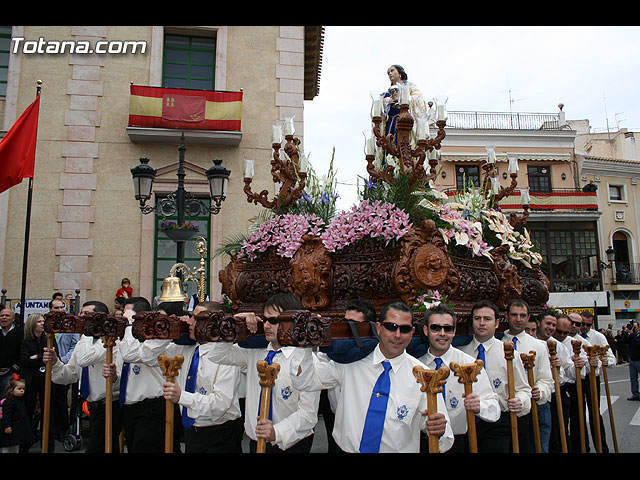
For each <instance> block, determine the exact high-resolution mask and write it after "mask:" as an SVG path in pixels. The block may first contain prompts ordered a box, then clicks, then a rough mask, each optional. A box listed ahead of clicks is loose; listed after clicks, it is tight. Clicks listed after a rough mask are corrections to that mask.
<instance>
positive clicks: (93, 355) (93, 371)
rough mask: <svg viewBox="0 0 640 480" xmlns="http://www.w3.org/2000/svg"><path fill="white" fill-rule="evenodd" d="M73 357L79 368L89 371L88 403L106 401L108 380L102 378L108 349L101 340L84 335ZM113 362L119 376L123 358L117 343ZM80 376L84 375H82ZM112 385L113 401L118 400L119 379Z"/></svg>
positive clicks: (114, 347)
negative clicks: (85, 368)
mask: <svg viewBox="0 0 640 480" xmlns="http://www.w3.org/2000/svg"><path fill="white" fill-rule="evenodd" d="M72 356H76V359H77V362H78V368H80V369H81V370H82V368H84V367H87V368H88V370H89V389H90V390H89V398H87V399H86V400H87V401H90V402H95V401H97V400H104V399H105V396H106V393H107V387H106V382H107V379H106V378H104V377H103V376H102V366H103V365H104V364H105V363H106V361H107V349H106V347H105V346H104V343H103V342H102V339H100V338H93V337H89V336H87V335H82V337H81V338H80V340H79V341H78V343H77V344H76V348H75V349H74V350H73V353H72ZM113 362H114V363H115V364H116V371H117V372H118V374H119V373H120V371H121V370H122V357H121V356H120V352H119V349H118V342H117V341H116V343H115V345H114V346H113ZM80 375H82V374H81V373H80ZM118 378H119V376H118ZM110 380H111V381H112V382H113V383H112V393H113V397H112V398H113V400H116V399H118V396H119V393H120V382H119V381H118V379H116V381H113V379H110Z"/></svg>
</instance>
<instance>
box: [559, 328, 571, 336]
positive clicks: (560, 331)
mask: <svg viewBox="0 0 640 480" xmlns="http://www.w3.org/2000/svg"><path fill="white" fill-rule="evenodd" d="M556 333H557V334H558V335H569V332H565V331H564V330H558V329H557V328H556Z"/></svg>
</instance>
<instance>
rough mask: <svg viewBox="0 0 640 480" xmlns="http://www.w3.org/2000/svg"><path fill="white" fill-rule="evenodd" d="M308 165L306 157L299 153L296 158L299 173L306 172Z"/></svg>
mask: <svg viewBox="0 0 640 480" xmlns="http://www.w3.org/2000/svg"><path fill="white" fill-rule="evenodd" d="M308 164H309V160H308V159H307V156H306V155H305V154H304V153H303V152H300V155H299V156H298V170H299V171H300V172H306V171H307V166H308Z"/></svg>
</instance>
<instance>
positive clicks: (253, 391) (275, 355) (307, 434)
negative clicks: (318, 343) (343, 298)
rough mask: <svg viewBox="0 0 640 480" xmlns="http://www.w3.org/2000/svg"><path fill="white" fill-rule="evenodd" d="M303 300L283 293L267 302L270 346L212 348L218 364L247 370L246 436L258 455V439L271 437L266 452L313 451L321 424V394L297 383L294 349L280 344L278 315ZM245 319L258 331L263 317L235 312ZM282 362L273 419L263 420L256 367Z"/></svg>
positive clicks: (225, 344) (222, 344)
mask: <svg viewBox="0 0 640 480" xmlns="http://www.w3.org/2000/svg"><path fill="white" fill-rule="evenodd" d="M302 309H303V306H302V303H301V302H300V300H299V299H298V298H297V297H296V296H295V295H293V294H290V293H280V294H276V295H274V296H273V297H271V298H269V299H268V300H267V302H266V303H265V305H264V309H263V317H264V323H263V326H264V334H265V338H266V340H267V341H268V342H269V344H268V346H267V347H266V348H243V347H241V346H239V345H238V344H236V343H231V342H216V343H215V345H212V348H211V350H209V359H210V360H211V361H213V362H214V363H219V364H225V365H236V366H238V367H241V368H246V397H245V398H246V400H245V429H244V430H245V434H246V435H247V436H248V437H249V451H250V453H254V452H255V451H256V448H257V443H258V439H265V440H266V443H267V444H266V452H267V453H269V452H287V453H309V452H310V451H311V446H312V444H313V435H314V428H315V426H316V424H317V422H318V404H319V401H320V392H319V391H318V392H302V391H299V390H298V389H296V388H295V386H293V382H292V376H293V375H294V370H293V369H292V365H291V356H292V354H293V352H294V351H295V347H283V346H281V345H280V344H279V343H278V327H279V324H278V315H279V314H280V313H282V312H283V311H285V310H302ZM235 316H236V317H238V318H242V319H244V320H245V322H246V324H247V328H248V330H249V332H251V333H255V332H256V329H257V322H258V321H262V320H263V319H260V318H258V317H257V316H256V315H255V314H254V313H252V312H244V313H238V314H236V315H235ZM265 359H266V360H267V361H268V362H273V363H277V364H278V365H280V371H279V372H278V376H277V377H276V380H275V386H274V387H273V388H272V389H271V395H272V396H271V411H272V413H271V418H270V419H260V420H258V416H259V415H258V414H259V408H260V402H261V395H262V387H261V386H260V377H259V373H258V370H257V367H256V365H257V363H258V361H260V360H265Z"/></svg>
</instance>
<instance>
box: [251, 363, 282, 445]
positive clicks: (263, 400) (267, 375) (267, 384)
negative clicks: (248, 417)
mask: <svg viewBox="0 0 640 480" xmlns="http://www.w3.org/2000/svg"><path fill="white" fill-rule="evenodd" d="M257 368H258V376H259V377H260V386H261V387H262V395H261V396H260V414H259V416H258V418H259V419H260V420H268V419H269V408H270V406H271V389H272V388H273V387H274V386H275V384H276V378H278V373H280V364H278V363H272V364H271V365H269V364H268V363H267V361H266V360H258V363H257ZM257 444H258V445H257V447H256V453H265V452H266V451H267V440H266V439H265V438H258V442H257Z"/></svg>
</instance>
